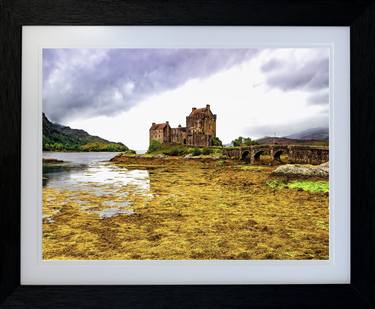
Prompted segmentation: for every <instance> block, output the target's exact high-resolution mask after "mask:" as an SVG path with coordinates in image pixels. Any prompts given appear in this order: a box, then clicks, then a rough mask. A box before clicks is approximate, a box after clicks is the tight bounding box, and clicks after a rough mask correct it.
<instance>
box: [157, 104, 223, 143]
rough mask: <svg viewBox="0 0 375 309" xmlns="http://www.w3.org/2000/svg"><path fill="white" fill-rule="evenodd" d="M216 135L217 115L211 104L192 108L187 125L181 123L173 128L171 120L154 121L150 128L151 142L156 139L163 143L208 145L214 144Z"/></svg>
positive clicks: (187, 117)
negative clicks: (183, 125)
mask: <svg viewBox="0 0 375 309" xmlns="http://www.w3.org/2000/svg"><path fill="white" fill-rule="evenodd" d="M214 137H216V115H214V114H213V113H212V111H211V109H210V105H206V107H204V108H195V107H193V108H192V111H191V113H190V115H189V116H186V127H182V126H181V125H179V126H178V127H177V128H171V127H170V125H169V122H168V121H166V122H165V123H152V126H151V128H150V142H151V141H153V140H155V141H159V142H160V143H162V144H168V143H170V144H183V145H188V146H197V147H208V146H212V142H213V138H214Z"/></svg>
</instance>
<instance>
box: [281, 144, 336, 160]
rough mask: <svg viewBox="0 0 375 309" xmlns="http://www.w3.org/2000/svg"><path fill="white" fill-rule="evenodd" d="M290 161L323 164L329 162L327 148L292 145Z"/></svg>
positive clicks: (290, 147)
mask: <svg viewBox="0 0 375 309" xmlns="http://www.w3.org/2000/svg"><path fill="white" fill-rule="evenodd" d="M288 160H289V162H290V163H301V164H322V163H324V162H327V161H328V160H329V148H328V147H327V146H304V145H290V146H289V153H288Z"/></svg>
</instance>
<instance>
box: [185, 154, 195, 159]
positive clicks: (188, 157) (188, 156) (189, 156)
mask: <svg viewBox="0 0 375 309" xmlns="http://www.w3.org/2000/svg"><path fill="white" fill-rule="evenodd" d="M192 157H193V155H192V154H191V153H189V154H187V155H186V156H184V159H191V158H192Z"/></svg>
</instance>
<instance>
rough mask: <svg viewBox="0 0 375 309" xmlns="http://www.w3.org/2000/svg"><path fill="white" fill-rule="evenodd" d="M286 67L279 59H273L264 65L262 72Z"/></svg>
mask: <svg viewBox="0 0 375 309" xmlns="http://www.w3.org/2000/svg"><path fill="white" fill-rule="evenodd" d="M283 65H284V62H283V61H281V60H279V59H271V60H270V61H267V62H266V63H264V64H263V65H262V66H261V67H260V68H261V70H262V72H270V71H273V70H275V69H278V68H281V67H282V66H283Z"/></svg>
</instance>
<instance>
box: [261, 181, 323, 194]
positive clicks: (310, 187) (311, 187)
mask: <svg viewBox="0 0 375 309" xmlns="http://www.w3.org/2000/svg"><path fill="white" fill-rule="evenodd" d="M267 185H268V186H269V187H270V188H272V189H280V188H289V189H295V190H303V191H307V192H311V193H327V192H329V182H328V181H310V180H292V181H290V182H286V181H280V180H270V181H267Z"/></svg>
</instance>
